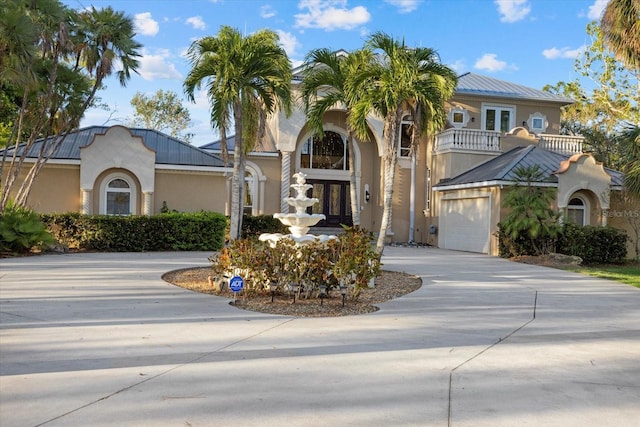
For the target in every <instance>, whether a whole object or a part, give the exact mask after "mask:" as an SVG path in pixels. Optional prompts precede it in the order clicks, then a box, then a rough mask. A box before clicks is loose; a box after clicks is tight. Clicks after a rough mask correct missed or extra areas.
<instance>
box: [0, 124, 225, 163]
mask: <svg viewBox="0 0 640 427" xmlns="http://www.w3.org/2000/svg"><path fill="white" fill-rule="evenodd" d="M108 129H109V127H107V126H91V127H87V128H83V129H78V130H76V131H73V132H71V133H70V134H69V135H68V136H67V137H66V138H65V140H64V141H63V142H62V144H61V145H60V148H59V149H58V150H57V152H56V153H55V154H54V155H53V156H51V158H52V159H59V160H80V148H81V147H84V146H86V145H89V144H90V143H91V142H92V141H93V139H94V137H95V135H97V134H104V133H105V132H106V131H107V130H108ZM129 131H130V132H131V134H132V135H133V136H139V137H141V138H142V141H143V143H144V145H145V146H146V147H147V148H149V149H151V150H153V151H155V152H156V164H165V165H181V166H212V167H225V163H224V161H222V159H221V158H220V157H218V156H216V155H214V154H211V153H208V152H206V151H204V150H202V149H200V148H198V147H195V146H193V145H191V144H189V143H187V142H184V141H181V140H179V139H177V138H174V137H172V136H169V135H166V134H164V133H162V132H158V131H157V130H152V129H139V128H133V129H131V128H129ZM54 138H56V137H55V136H53V137H49V138H48V140H49V141H53V139H54ZM42 143H43V140H42V139H40V140H37V141H36V142H35V143H34V145H33V147H31V150H29V153H28V157H38V152H39V151H40V148H41V147H42ZM19 150H20V148H19ZM1 152H2V151H1V150H0V153H1ZM7 155H8V156H11V155H13V149H12V148H10V149H9V150H8V151H7Z"/></svg>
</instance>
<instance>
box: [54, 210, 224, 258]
mask: <svg viewBox="0 0 640 427" xmlns="http://www.w3.org/2000/svg"><path fill="white" fill-rule="evenodd" d="M42 219H43V221H44V222H45V223H46V225H47V227H48V229H49V230H50V231H51V232H52V233H53V235H54V237H55V238H56V240H58V241H59V242H60V243H62V244H65V245H67V246H69V247H71V248H77V249H87V250H95V251H107V252H142V251H177V250H182V251H216V250H219V249H220V248H221V247H222V245H223V239H224V232H225V228H226V218H225V217H224V216H223V215H221V214H218V213H215V212H196V213H176V212H170V213H165V214H158V215H153V216H111V215H81V214H77V213H66V214H53V215H42Z"/></svg>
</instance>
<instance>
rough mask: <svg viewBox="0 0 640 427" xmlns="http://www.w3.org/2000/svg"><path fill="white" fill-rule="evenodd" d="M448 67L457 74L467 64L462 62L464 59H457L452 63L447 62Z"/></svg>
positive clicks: (464, 68)
mask: <svg viewBox="0 0 640 427" xmlns="http://www.w3.org/2000/svg"><path fill="white" fill-rule="evenodd" d="M449 68H451V69H452V70H453V71H455V72H457V73H458V74H460V73H462V72H463V71H464V70H466V68H467V66H466V64H465V63H464V61H463V60H462V59H458V60H456V62H454V63H453V64H449Z"/></svg>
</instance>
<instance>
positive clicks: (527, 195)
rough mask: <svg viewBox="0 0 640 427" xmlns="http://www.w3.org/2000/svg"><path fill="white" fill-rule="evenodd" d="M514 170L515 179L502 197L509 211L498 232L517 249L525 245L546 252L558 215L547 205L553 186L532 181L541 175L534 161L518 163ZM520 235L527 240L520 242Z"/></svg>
mask: <svg viewBox="0 0 640 427" xmlns="http://www.w3.org/2000/svg"><path fill="white" fill-rule="evenodd" d="M515 173H516V176H517V178H518V180H519V183H518V184H516V185H515V186H513V187H512V188H510V189H509V191H507V194H506V196H505V198H504V201H503V206H504V207H505V208H508V209H509V213H508V214H507V216H506V217H505V219H504V220H503V221H502V222H501V223H500V224H499V227H500V233H502V234H503V237H508V238H510V242H511V244H513V245H515V246H516V247H520V249H519V250H524V248H526V252H527V253H530V252H532V253H530V254H532V255H541V254H544V253H548V252H549V251H552V250H553V242H554V239H555V237H557V235H558V233H559V231H560V226H559V222H558V221H559V218H560V216H559V214H557V213H556V212H554V210H553V209H551V204H552V203H553V200H554V198H555V194H554V190H553V189H551V188H548V187H539V186H535V185H534V184H535V183H540V182H542V181H543V178H544V174H543V172H542V171H541V170H540V168H539V167H538V166H537V165H536V166H531V167H526V168H524V167H521V168H519V169H517V170H516V171H515ZM524 238H528V240H529V242H528V243H526V244H525V243H524V242H522V239H524ZM504 246H505V248H504V249H505V250H507V249H508V246H509V245H508V244H506V243H505V245H504ZM508 250H509V251H513V250H516V249H513V248H512V249H508Z"/></svg>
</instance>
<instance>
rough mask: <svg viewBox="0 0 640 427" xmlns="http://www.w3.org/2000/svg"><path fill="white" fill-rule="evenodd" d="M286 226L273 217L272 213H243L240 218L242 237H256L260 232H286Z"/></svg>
mask: <svg viewBox="0 0 640 427" xmlns="http://www.w3.org/2000/svg"><path fill="white" fill-rule="evenodd" d="M288 232H289V231H288V229H287V227H286V226H285V225H284V224H283V223H282V222H280V220H277V219H276V218H274V217H273V215H257V216H250V215H245V216H244V217H243V218H242V238H243V239H248V238H252V237H256V238H257V237H258V236H260V235H261V234H262V233H282V234H287V233H288Z"/></svg>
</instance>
